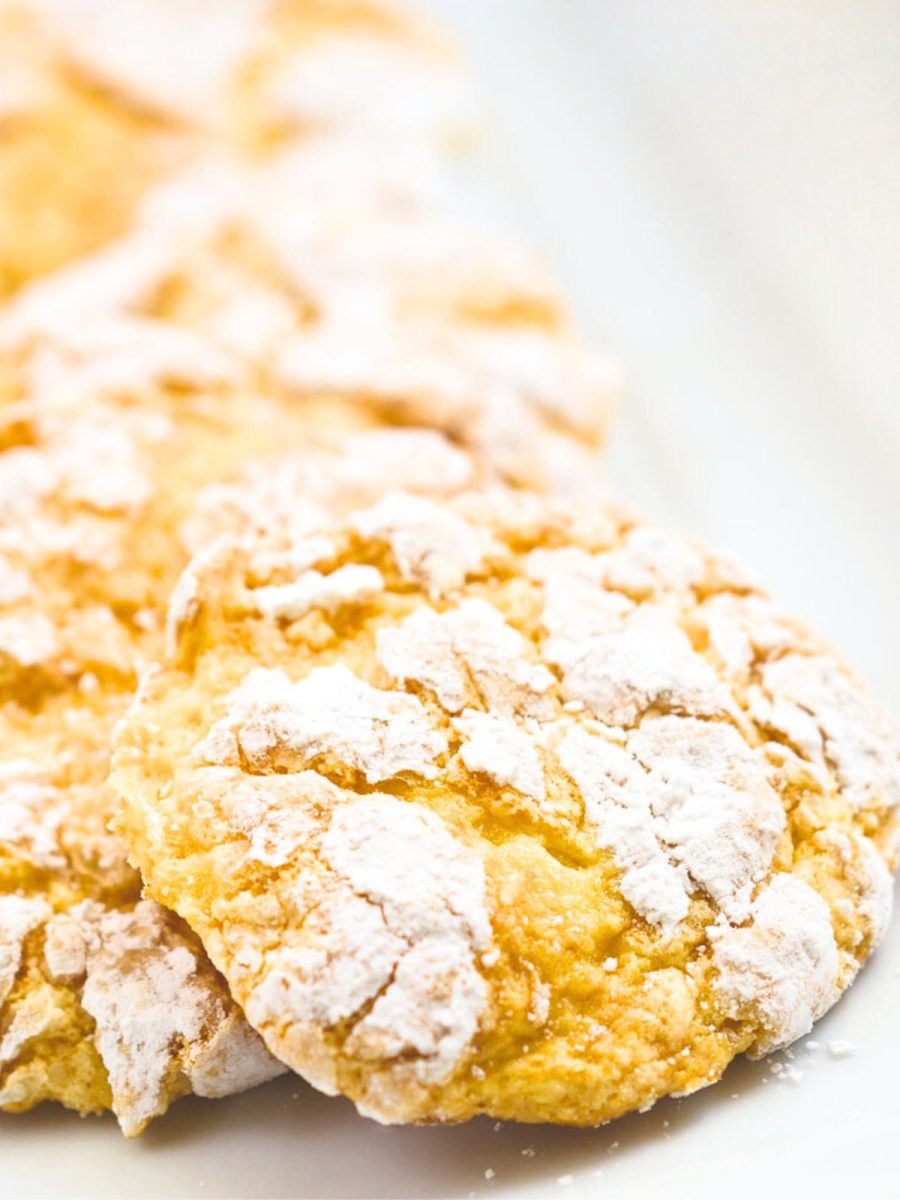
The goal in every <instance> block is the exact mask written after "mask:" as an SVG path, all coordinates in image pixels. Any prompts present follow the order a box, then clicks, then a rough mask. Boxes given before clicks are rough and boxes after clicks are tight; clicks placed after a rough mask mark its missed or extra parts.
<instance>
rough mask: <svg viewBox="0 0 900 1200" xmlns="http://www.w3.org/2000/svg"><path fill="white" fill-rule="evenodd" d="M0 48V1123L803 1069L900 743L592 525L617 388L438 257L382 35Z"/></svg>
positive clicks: (620, 513) (647, 551)
mask: <svg viewBox="0 0 900 1200" xmlns="http://www.w3.org/2000/svg"><path fill="white" fill-rule="evenodd" d="M73 14H75V15H74V17H73ZM73 22H74V23H73ZM2 29H3V31H4V34H3V36H4V37H5V36H9V37H15V38H17V39H19V40H20V42H21V44H23V45H26V46H27V47H28V55H27V56H25V55H22V56H19V57H17V61H21V62H22V63H23V64H24V66H23V72H22V76H23V82H22V85H21V88H20V90H19V91H18V92H16V93H15V94H14V98H13V104H14V105H16V104H17V105H18V106H19V107H18V109H15V108H14V107H13V109H11V111H13V112H14V113H17V114H19V115H17V116H15V119H13V120H11V124H10V129H11V130H12V131H13V136H11V137H10V139H9V140H8V141H7V142H4V144H3V146H2V150H0V175H4V174H5V173H8V175H9V178H10V180H12V181H15V187H22V188H24V189H25V194H28V195H30V194H31V192H30V191H29V189H35V191H36V193H37V192H40V193H41V194H42V204H46V206H47V210H48V212H49V213H50V216H49V217H47V218H46V220H47V221H48V222H49V224H50V226H52V231H53V234H52V236H50V235H49V234H47V235H45V234H44V233H42V232H41V230H42V227H43V224H44V221H45V218H44V217H43V216H41V217H40V219H39V220H36V221H35V223H33V224H31V223H28V222H27V221H23V220H22V216H23V210H22V208H21V205H13V204H10V208H9V212H8V214H7V215H2V216H0V230H2V232H3V236H2V239H0V244H2V246H4V247H5V246H7V245H8V246H9V248H10V249H9V253H8V254H7V251H6V249H3V251H2V253H3V255H4V264H5V265H4V277H5V279H6V281H7V282H6V284H5V287H6V290H7V291H10V292H11V291H12V290H13V289H17V293H16V295H15V297H14V298H13V299H12V300H10V301H9V302H8V304H7V306H6V309H5V311H4V312H3V314H2V315H0V347H2V349H0V355H2V359H0V361H2V367H0V389H2V403H3V418H4V419H3V430H4V434H5V436H4V440H3V449H2V453H0V686H2V708H0V724H2V728H3V731H4V733H3V735H2V738H0V752H2V762H0V790H2V795H0V1106H2V1107H4V1108H6V1109H9V1110H12V1111H17V1110H22V1109H26V1108H28V1107H31V1106H32V1105H34V1104H36V1103H38V1102H39V1101H41V1100H43V1099H56V1100H60V1101H62V1102H63V1103H65V1104H67V1105H68V1106H69V1107H72V1108H74V1109H77V1110H78V1111H81V1112H92V1111H99V1110H102V1109H104V1108H112V1109H113V1111H114V1112H115V1113H116V1115H117V1116H118V1119H119V1122H120V1124H121V1126H122V1128H123V1130H124V1131H125V1132H126V1133H129V1134H131V1133H136V1132H139V1131H140V1130H141V1129H142V1128H143V1126H144V1125H145V1124H146V1123H147V1121H148V1120H150V1119H151V1118H152V1117H154V1116H156V1115H158V1114H159V1113H161V1112H163V1111H164V1110H165V1109H166V1107H167V1106H168V1104H169V1103H170V1102H171V1100H173V1099H174V1098H176V1097H177V1096H179V1095H181V1094H184V1093H186V1092H191V1091H193V1092H195V1093H197V1094H200V1095H210V1096H215V1095H224V1094H227V1093H229V1092H233V1091H237V1090H240V1089H241V1088H244V1087H249V1086H252V1085H253V1084H255V1083H257V1082H260V1081H261V1080H263V1079H265V1078H267V1077H269V1076H271V1075H274V1074H276V1073H278V1072H279V1071H281V1070H284V1069H286V1068H292V1069H294V1070H296V1071H298V1072H300V1073H301V1074H302V1075H303V1076H304V1077H305V1078H307V1079H308V1080H310V1081H311V1082H312V1083H313V1084H315V1085H316V1086H317V1087H319V1088H321V1089H323V1090H325V1091H329V1092H341V1093H343V1094H346V1095H348V1096H350V1097H351V1098H353V1099H354V1100H355V1101H356V1103H357V1104H358V1106H359V1107H360V1109H361V1110H362V1111H364V1112H366V1113H368V1114H370V1115H372V1116H375V1117H376V1118H378V1119H381V1120H388V1121H412V1120H460V1119H463V1118H465V1117H468V1116H472V1115H475V1114H477V1113H485V1112H486V1113H491V1114H494V1115H496V1116H502V1117H509V1118H516V1119H522V1120H563V1121H568V1122H573V1123H581V1124H589V1123H596V1122H598V1121H603V1120H606V1119H609V1118H610V1117H613V1116H616V1115H618V1114H619V1113H622V1112H625V1111H627V1110H629V1109H630V1108H634V1107H642V1106H644V1105H646V1104H649V1103H652V1102H653V1100H655V1099H656V1098H658V1097H659V1096H662V1095H665V1094H668V1093H673V1092H680V1093H683V1092H687V1091H691V1090H694V1089H696V1088H697V1087H701V1086H704V1085H705V1084H707V1083H709V1082H711V1081H712V1080H714V1079H716V1078H718V1076H719V1075H720V1074H721V1072H722V1071H723V1070H724V1069H725V1066H726V1065H727V1064H728V1062H729V1061H730V1060H731V1059H732V1058H733V1057H734V1056H735V1055H737V1054H739V1053H741V1052H743V1051H747V1050H749V1051H750V1052H753V1053H766V1052H768V1051H769V1050H771V1049H772V1048H775V1047H778V1046H781V1045H785V1044H787V1043H788V1042H789V1041H791V1040H793V1039H794V1038H796V1037H797V1036H799V1035H801V1034H802V1033H803V1032H805V1031H806V1030H807V1029H808V1028H809V1027H810V1025H811V1023H812V1022H813V1021H814V1020H815V1019H816V1018H817V1017H818V1016H819V1015H820V1014H821V1013H822V1012H824V1011H825V1010H826V1009H827V1008H828V1007H829V1006H830V1004H831V1003H833V1001H834V1000H835V999H836V998H837V996H838V995H839V994H840V992H841V991H842V990H843V989H844V988H845V987H846V986H847V985H848V984H849V983H850V982H851V980H852V978H853V977H854V975H855V973H856V971H857V970H858V968H859V966H860V965H861V963H862V962H863V961H864V960H865V958H866V957H867V955H868V954H869V952H870V951H871V949H872V948H873V946H874V945H875V944H876V943H877V941H878V939H879V937H880V936H881V933H882V932H883V930H884V927H885V924H886V921H887V918H888V915H889V912H890V875H889V867H892V866H893V865H894V858H895V854H896V810H897V805H898V803H900V747H898V737H897V729H896V726H895V725H894V724H893V723H892V721H891V720H890V719H889V718H888V717H887V716H886V715H885V714H884V713H882V712H881V711H880V710H879V709H878V707H877V705H876V704H875V703H874V702H873V701H872V700H871V699H870V698H869V697H868V696H867V694H866V693H865V691H864V690H863V689H862V688H861V687H860V685H859V684H858V683H857V682H856V681H855V680H854V678H853V677H852V676H851V674H850V673H849V672H848V671H847V670H846V668H845V667H844V666H843V665H842V664H841V663H840V662H839V661H838V660H837V659H835V657H834V656H833V655H832V654H831V652H830V651H829V650H828V649H827V647H824V646H823V645H822V644H821V643H820V642H819V641H818V639H816V638H815V637H814V636H813V635H812V634H810V633H808V632H807V631H806V630H805V629H803V628H802V627H801V626H799V625H798V624H797V623H796V622H794V621H793V620H791V619H790V618H789V617H787V616H786V615H785V614H783V613H782V612H781V611H780V610H779V609H778V608H777V607H776V606H775V605H774V604H773V603H772V601H770V600H769V599H768V598H767V597H766V596H765V595H764V593H762V592H761V591H760V590H759V588H758V587H757V586H756V585H755V584H754V583H753V582H752V581H751V580H749V579H748V578H747V577H746V576H745V575H744V574H743V573H742V572H740V571H739V570H738V569H737V568H736V567H735V566H734V565H733V564H731V563H730V562H728V561H727V560H725V559H723V558H722V557H721V556H719V555H716V554H713V553H711V552H710V551H708V550H706V549H704V548H703V547H700V546H697V545H695V544H694V543H692V542H690V541H687V540H684V539H680V538H676V537H673V536H671V535H667V534H665V533H664V532H662V531H661V530H659V529H657V528H655V527H654V526H652V525H649V524H647V523H645V522H643V521H641V520H639V519H637V518H636V517H634V516H633V515H632V514H629V513H628V512H627V511H625V510H624V509H622V508H620V507H619V506H617V505H615V504H612V503H610V502H609V501H608V500H606V499H605V498H604V497H603V495H602V488H601V487H600V485H599V467H598V456H599V452H600V449H601V446H602V442H603V437H604V433H605V428H606V423H607V414H608V407H609V395H610V392H611V390H612V389H613V387H614V384H615V370H614V368H613V367H612V366H611V365H610V364H609V362H608V361H607V360H606V359H605V358H603V357H602V356H600V355H597V354H596V353H593V352H590V351H589V350H587V349H586V348H585V347H584V346H583V345H582V344H581V343H580V341H579V340H578V338H577V336H576V335H575V334H574V333H573V332H572V330H571V328H570V324H569V321H568V318H567V315H566V312H565V309H564V307H563V306H562V305H561V303H560V301H559V299H558V298H557V296H556V295H555V292H554V290H553V288H552V286H551V285H550V284H549V283H548V282H547V280H546V279H545V277H544V276H543V274H542V272H541V270H540V268H539V266H538V265H537V264H536V263H535V262H534V261H533V260H532V259H531V257H530V256H529V255H528V254H527V253H526V252H524V251H523V250H522V249H521V248H520V247H518V246H516V245H512V244H510V243H508V242H507V241H505V240H504V239H503V238H502V237H500V236H499V235H498V234H497V232H496V231H495V230H489V229H483V228H480V227H477V226H475V225H473V224H472V223H470V222H466V221H463V220H461V219H460V217H459V213H458V207H459V206H458V202H457V198H456V196H455V193H454V190H453V187H452V183H451V182H450V179H449V174H448V170H447V167H446V164H445V162H444V157H445V154H444V150H443V147H444V145H445V143H446V141H447V138H448V136H449V135H450V134H456V133H458V132H459V129H460V128H461V125H462V124H463V121H462V117H463V114H464V110H465V102H464V89H463V87H462V85H461V84H460V81H459V79H458V77H457V76H456V74H455V73H454V71H453V68H452V60H451V58H450V56H449V55H448V53H447V52H446V50H445V49H444V48H443V47H442V45H441V44H440V42H439V41H438V40H437V39H436V38H435V37H434V35H433V34H431V32H430V31H428V30H426V29H424V28H422V27H421V26H420V25H419V24H418V23H417V22H415V21H414V20H413V19H412V18H409V17H407V16H405V15H403V14H400V13H398V12H397V11H396V10H394V9H393V8H392V7H389V6H387V5H385V4H382V3H374V2H371V0H365V2H362V3H360V2H359V0H285V2H283V3H277V4H276V3H270V4H266V3H259V2H258V0H254V2H252V3H251V0H228V2H227V3H222V2H221V0H218V2H217V3H216V4H215V5H210V6H209V7H208V8H207V6H206V5H205V4H194V5H192V6H191V7H190V8H188V9H185V7H184V5H175V4H174V3H173V4H171V5H170V4H168V3H162V4H161V3H159V2H158V0H157V2H156V3H154V4H146V5H145V4H143V3H139V2H138V0H128V3H127V4H119V5H117V6H115V9H113V8H112V6H108V5H101V4H96V5H95V4H93V3H91V2H90V0H83V3H82V2H79V3H77V4H74V5H73V4H62V3H59V4H57V3H52V2H50V0H42V2H41V3H37V0H32V2H31V3H29V4H27V5H25V4H24V3H22V4H19V5H17V6H16V7H15V8H9V9H8V11H7V10H4V13H3V24H2ZM85 29H86V30H88V31H89V36H85V34H84V30H85ZM73 30H77V31H78V37H75V36H74V33H73ZM17 44H19V43H17ZM172 47H175V48H176V49H175V50H174V51H172ZM170 52H173V53H174V54H175V57H174V59H171V60H170V58H169V54H170ZM182 56H183V61H184V63H185V64H187V65H185V67H184V69H174V68H177V66H178V64H179V63H180V62H182ZM35 64H36V65H35ZM173 64H174V67H173ZM173 76H174V77H176V78H177V80H178V81H180V82H179V84H178V86H177V87H175V88H174V89H173V87H172V84H171V80H172V78H173ZM182 85H183V89H184V90H183V91H182V90H181V87H182ZM17 86H18V85H17ZM21 114H30V115H28V117H27V119H26V117H21V122H20V116H21ZM60 130H62V131H63V132H61V133H60ZM57 136H59V137H61V138H62V139H63V142H64V144H65V145H66V146H67V147H71V149H70V150H67V152H66V154H64V155H63V156H62V160H61V162H60V164H59V167H58V168H57V167H54V168H53V171H52V186H51V187H50V188H49V189H48V190H47V191H46V193H45V192H44V189H43V185H42V171H43V170H44V167H45V166H46V163H47V161H48V156H51V157H54V156H55V155H56V150H55V149H54V147H55V146H56V144H57V143H55V142H54V141H53V138H54V137H57ZM82 147H88V148H89V149H83V148H82ZM94 154H96V155H100V156H101V157H103V158H104V159H105V158H106V156H107V155H108V156H109V162H110V170H109V171H108V172H107V176H108V177H109V176H111V177H112V179H113V183H114V184H115V182H116V181H117V180H118V176H119V173H120V171H121V173H122V174H123V175H124V176H125V179H124V180H123V188H122V191H121V192H120V191H119V189H118V188H117V187H116V186H112V187H110V188H109V189H106V188H104V187H100V186H98V184H99V182H100V180H98V176H97V172H96V170H94V169H93V166H92V165H91V164H92V158H91V155H94ZM88 167H91V169H88ZM15 187H13V184H12V183H11V184H10V186H9V187H8V188H4V194H3V198H2V199H0V214H4V213H6V209H5V208H3V205H4V204H5V203H6V201H7V199H9V198H10V197H13V196H14V194H15ZM85 206H86V207H87V208H88V209H89V211H90V213H91V215H92V220H91V221H90V222H87V223H85V222H84V221H83V220H82V217H81V215H80V214H81V213H83V211H84V207H85ZM17 222H18V223H19V224H20V225H21V226H22V228H21V229H16V223H17ZM7 232H8V233H9V236H8V238H7V237H6V234H7ZM32 239H33V240H34V243H35V244H34V245H30V242H31V240H32ZM63 262H68V265H66V266H61V264H62V263H63ZM6 264H8V265H6ZM49 266H58V267H59V269H58V270H56V271H54V272H51V273H48V274H46V275H45V277H44V278H40V279H39V278H37V277H38V276H39V275H40V274H41V273H42V272H44V271H46V270H47V268H48V267H49ZM29 278H30V279H31V280H32V282H31V283H29V284H28V286H25V287H21V286H20V285H21V284H22V281H24V280H26V279H29Z"/></svg>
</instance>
